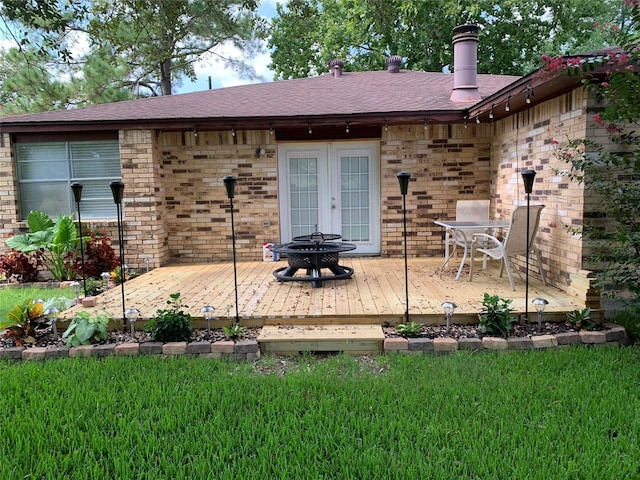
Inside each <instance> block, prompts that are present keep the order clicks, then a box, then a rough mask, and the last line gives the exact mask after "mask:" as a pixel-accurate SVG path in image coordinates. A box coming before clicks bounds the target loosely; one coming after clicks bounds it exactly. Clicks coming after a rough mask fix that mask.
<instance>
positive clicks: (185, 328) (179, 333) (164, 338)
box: [147, 293, 193, 342]
mask: <svg viewBox="0 0 640 480" xmlns="http://www.w3.org/2000/svg"><path fill="white" fill-rule="evenodd" d="M169 296H170V297H171V298H170V300H167V305H169V308H167V309H159V310H157V312H156V316H155V317H154V318H152V319H151V320H149V322H148V323H147V330H149V331H150V332H151V339H152V340H154V341H157V342H186V341H188V340H189V338H191V333H192V331H193V327H192V325H191V315H189V314H188V313H185V312H184V311H183V310H182V309H183V308H187V306H186V305H182V302H181V301H180V293H172V294H171V295H169Z"/></svg>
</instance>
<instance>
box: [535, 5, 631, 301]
mask: <svg viewBox="0 0 640 480" xmlns="http://www.w3.org/2000/svg"><path fill="white" fill-rule="evenodd" d="M624 3H625V5H626V7H628V9H629V10H628V12H626V20H625V22H624V28H610V33H611V39H610V43H609V45H619V46H620V49H621V51H620V50H617V49H611V50H610V51H607V52H606V53H604V52H603V53H602V55H598V56H595V57H593V58H589V59H575V58H574V59H572V60H571V61H569V60H567V61H566V62H564V61H563V60H562V59H561V58H560V61H558V60H559V58H555V59H553V58H548V59H544V60H545V62H546V63H547V65H546V67H545V68H546V69H547V70H551V71H555V72H556V73H564V74H568V75H572V74H574V75H583V79H582V82H583V84H584V85H585V86H586V87H587V88H588V89H589V91H590V92H591V93H593V94H594V96H595V98H596V100H598V101H599V102H601V107H600V106H599V107H598V109H597V110H598V111H596V113H594V115H593V123H594V124H595V125H596V127H597V128H598V129H599V132H596V134H595V135H596V138H597V140H590V139H584V138H583V139H569V141H568V143H567V144H566V145H564V146H560V145H558V146H557V147H556V155H557V156H558V158H559V159H561V160H564V161H565V162H566V163H567V164H568V166H569V167H570V168H569V170H568V171H566V172H564V175H565V176H567V177H568V178H569V179H571V180H573V181H576V182H579V183H582V184H583V185H584V189H585V192H586V195H588V196H589V199H590V201H589V204H590V205H591V211H589V212H588V213H589V214H588V215H586V214H585V215H584V223H583V225H579V226H578V227H579V232H580V233H582V234H583V236H584V238H585V240H586V241H587V242H585V243H586V245H587V247H588V249H587V250H588V251H589V252H590V254H589V261H590V266H589V267H588V268H590V269H592V270H594V271H595V272H596V275H597V277H596V278H597V286H598V287H600V288H601V289H602V291H603V294H605V295H608V296H611V297H613V298H616V299H618V300H626V299H628V298H629V296H630V295H629V294H631V296H632V297H633V300H632V301H633V302H635V303H639V302H640V202H638V198H640V182H638V179H639V178H640V148H639V147H640V134H639V132H638V130H637V125H638V121H640V101H639V92H640V76H638V74H637V66H638V63H639V62H640V50H638V48H637V45H638V36H637V32H638V29H639V28H640V3H639V2H638V1H636V0H625V2H624ZM606 25H609V27H613V25H611V24H608V23H607V24H606ZM594 64H595V65H598V66H600V67H604V69H605V76H604V78H602V77H599V76H591V75H589V73H588V71H590V70H592V69H593V66H594ZM605 132H606V134H607V135H608V139H607V140H606V141H604V139H605V138H606V137H605V136H604V135H603V134H604V133H605ZM600 139H602V140H600ZM555 144H558V142H557V141H556V142H555ZM574 228H576V227H575V226H569V227H568V229H569V231H571V232H572V233H573V229H574Z"/></svg>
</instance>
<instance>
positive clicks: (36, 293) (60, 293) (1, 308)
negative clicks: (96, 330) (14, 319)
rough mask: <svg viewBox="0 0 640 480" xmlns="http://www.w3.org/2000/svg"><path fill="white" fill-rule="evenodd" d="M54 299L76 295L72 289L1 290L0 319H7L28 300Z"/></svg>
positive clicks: (9, 288)
mask: <svg viewBox="0 0 640 480" xmlns="http://www.w3.org/2000/svg"><path fill="white" fill-rule="evenodd" d="M53 297H66V298H75V293H74V292H73V289H72V288H41V287H24V288H18V287H12V286H10V287H4V288H0V319H3V318H6V315H7V312H8V311H9V310H11V309H12V308H13V307H14V306H15V305H18V304H21V303H23V302H24V301H26V300H33V299H36V298H41V299H43V300H48V299H49V298H53Z"/></svg>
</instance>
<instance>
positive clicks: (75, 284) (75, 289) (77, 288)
mask: <svg viewBox="0 0 640 480" xmlns="http://www.w3.org/2000/svg"><path fill="white" fill-rule="evenodd" d="M69 286H70V287H71V288H73V293H74V294H75V296H76V303H80V282H71V283H70V284H69Z"/></svg>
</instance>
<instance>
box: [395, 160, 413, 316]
mask: <svg viewBox="0 0 640 480" xmlns="http://www.w3.org/2000/svg"><path fill="white" fill-rule="evenodd" d="M396 176H397V177H398V182H400V193H401V194H402V224H403V225H404V295H405V301H406V311H405V319H406V320H405V323H409V267H408V265H407V192H408V191H409V179H410V178H411V174H410V173H409V172H400V173H398V175H396Z"/></svg>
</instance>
